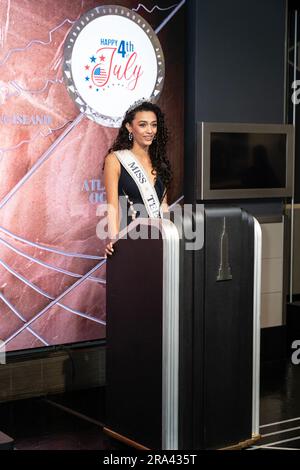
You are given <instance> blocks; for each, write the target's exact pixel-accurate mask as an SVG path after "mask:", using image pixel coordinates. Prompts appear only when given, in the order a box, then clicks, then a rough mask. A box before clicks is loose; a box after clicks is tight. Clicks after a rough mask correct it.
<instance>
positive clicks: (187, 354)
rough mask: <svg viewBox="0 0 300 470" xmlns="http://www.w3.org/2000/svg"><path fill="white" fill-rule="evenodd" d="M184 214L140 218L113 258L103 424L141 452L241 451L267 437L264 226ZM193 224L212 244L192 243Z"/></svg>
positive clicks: (227, 216) (218, 213)
mask: <svg viewBox="0 0 300 470" xmlns="http://www.w3.org/2000/svg"><path fill="white" fill-rule="evenodd" d="M185 217H186V219H185V220H184V219H182V220H181V221H180V222H178V221H176V224H175V223H172V222H170V221H169V220H160V221H156V222H152V221H151V220H150V219H140V220H139V219H137V220H136V221H135V222H134V223H133V224H131V225H130V226H129V227H128V232H129V233H126V231H125V232H124V234H123V236H121V238H120V239H119V240H118V241H117V242H116V244H115V253H114V255H113V256H112V257H111V258H110V259H109V260H108V262H107V417H106V427H105V431H106V432H107V433H108V434H109V435H110V436H112V437H114V438H116V439H119V440H122V441H124V442H126V443H128V444H130V445H132V446H134V447H136V448H140V449H164V450H168V449H170V450H182V449H195V450H197V449H216V448H225V447H226V448H228V447H237V448H241V447H243V446H246V445H248V444H251V443H252V442H253V441H254V440H256V439H257V438H258V437H259V431H258V430H259V423H258V410H259V336H260V324H259V311H260V246H261V239H260V227H259V225H258V223H257V222H256V221H255V220H254V219H253V218H252V217H251V216H249V215H248V214H246V213H245V212H244V211H242V210H241V209H239V208H223V209H219V208H215V209H214V208H207V209H206V210H205V212H204V213H203V214H202V216H199V220H194V221H192V220H191V219H192V218H193V216H185ZM153 223H155V224H156V228H153V226H152V224H153ZM193 223H199V224H203V227H204V244H203V246H202V247H201V248H199V249H197V250H195V251H193V250H190V251H189V250H187V249H186V240H185V236H184V231H183V236H180V232H181V229H182V225H187V224H190V225H192V224H193ZM157 224H158V225H157ZM181 224H182V225H181ZM139 226H140V228H143V229H144V231H145V227H148V228H147V230H150V228H151V230H152V235H154V237H152V239H151V238H150V239H139V238H137V236H136V232H137V231H138V228H139ZM130 232H132V233H134V234H135V236H134V237H133V238H134V239H133V238H131V237H130V236H128V235H130Z"/></svg>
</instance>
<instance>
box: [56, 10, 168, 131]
mask: <svg viewBox="0 0 300 470" xmlns="http://www.w3.org/2000/svg"><path fill="white" fill-rule="evenodd" d="M106 15H117V16H122V17H125V18H127V19H129V20H131V21H133V22H134V23H136V24H137V25H138V26H140V28H141V29H142V30H143V31H144V33H145V34H147V36H148V38H149V39H150V41H151V44H152V46H153V49H154V52H155V57H156V62H157V77H156V82H155V86H154V89H153V90H152V93H151V95H150V96H147V97H145V98H147V99H150V100H151V101H152V102H156V101H157V100H158V98H159V96H160V94H161V91H162V88H163V84H164V76H165V61H164V54H163V50H162V47H161V45H160V42H159V39H158V37H157V35H156V33H155V32H154V31H153V29H152V27H151V26H150V25H149V23H148V22H147V21H146V20H145V19H144V18H142V17H141V16H140V15H139V14H138V13H136V12H135V11H132V10H130V9H128V8H126V7H122V6H119V5H105V6H99V7H96V8H93V9H92V10H89V11H88V12H87V13H84V14H83V15H82V16H81V17H80V18H79V19H78V21H76V23H75V24H74V25H73V27H72V29H71V31H70V32H69V34H68V36H67V39H66V41H65V45H64V65H63V77H64V81H65V84H66V87H67V90H68V93H69V95H70V96H71V98H72V100H73V101H74V103H75V104H76V105H77V107H78V108H79V110H80V112H81V113H83V114H85V115H86V116H87V117H88V118H89V119H91V120H92V121H95V122H97V123H98V124H101V125H103V126H106V127H120V125H121V123H122V120H123V116H117V117H114V116H105V115H104V114H100V113H98V112H96V111H95V110H93V108H91V107H90V106H89V105H88V104H87V103H85V101H84V100H83V99H82V97H81V95H80V93H79V92H78V90H77V88H76V86H75V83H74V81H73V76H72V68H71V60H72V52H73V46H74V44H75V42H76V39H77V37H78V36H79V34H80V32H81V31H82V30H83V28H84V27H85V26H86V25H87V24H88V23H90V22H91V21H93V20H94V19H95V18H98V17H101V16H106ZM140 98H142V97H140ZM137 99H138V98H137Z"/></svg>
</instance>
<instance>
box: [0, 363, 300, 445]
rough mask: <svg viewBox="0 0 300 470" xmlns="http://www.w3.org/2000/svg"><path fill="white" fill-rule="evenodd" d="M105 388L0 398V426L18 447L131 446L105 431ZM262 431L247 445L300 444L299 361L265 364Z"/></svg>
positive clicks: (261, 408) (262, 387)
mask: <svg viewBox="0 0 300 470" xmlns="http://www.w3.org/2000/svg"><path fill="white" fill-rule="evenodd" d="M104 423H105V388H97V389H91V390H84V391H79V392H72V393H69V394H64V395H53V396H48V397H42V398H34V399H28V400H22V401H16V402H10V403H2V404H0V429H1V431H2V432H3V433H5V434H7V435H8V436H10V437H12V438H13V439H14V443H15V449H16V450H126V449H128V448H127V447H126V446H125V445H124V444H121V443H119V442H117V441H114V440H111V439H110V438H109V437H108V436H107V435H106V434H105V433H104V432H103V426H104ZM260 424H261V426H260V433H261V435H262V439H261V440H260V441H258V442H257V443H256V445H253V446H251V447H250V448H248V450H251V451H252V450H263V449H266V450H283V449H284V450H294V449H299V450H300V365H298V366H296V365H292V364H291V363H289V362H282V361H278V362H269V363H265V364H263V366H262V369H261V406H260Z"/></svg>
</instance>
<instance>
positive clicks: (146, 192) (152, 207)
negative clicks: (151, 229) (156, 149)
mask: <svg viewBox="0 0 300 470" xmlns="http://www.w3.org/2000/svg"><path fill="white" fill-rule="evenodd" d="M114 154H115V155H116V157H117V158H118V160H119V161H120V163H121V164H122V165H123V167H124V168H125V170H126V171H127V172H128V173H129V174H130V176H131V177H132V179H133V180H134V181H135V183H136V185H137V187H138V188H139V191H140V194H141V196H142V199H143V202H144V205H145V207H146V210H147V212H148V215H149V217H150V218H157V217H162V213H161V209H160V203H159V200H158V197H157V193H156V191H155V188H154V186H153V185H152V184H151V182H150V181H149V178H148V175H147V174H146V172H145V170H144V168H143V167H142V165H141V164H140V163H139V162H138V161H137V159H136V158H135V156H134V154H133V153H132V152H131V151H130V150H118V151H116V152H114Z"/></svg>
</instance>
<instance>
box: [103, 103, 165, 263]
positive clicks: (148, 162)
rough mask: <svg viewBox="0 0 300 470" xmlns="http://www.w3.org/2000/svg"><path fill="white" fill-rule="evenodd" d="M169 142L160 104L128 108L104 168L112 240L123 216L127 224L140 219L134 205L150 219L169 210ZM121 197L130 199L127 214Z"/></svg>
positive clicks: (110, 248)
mask: <svg viewBox="0 0 300 470" xmlns="http://www.w3.org/2000/svg"><path fill="white" fill-rule="evenodd" d="M167 139H168V132H167V129H166V127H165V122H164V115H163V113H162V111H161V110H160V108H159V107H158V106H157V105H155V104H153V103H151V102H150V101H142V102H139V103H135V104H134V105H133V106H131V107H130V108H129V109H128V111H127V112H126V114H125V117H124V120H123V122H122V125H121V128H120V130H119V133H118V136H117V138H116V140H115V142H114V143H113V145H112V147H111V148H110V149H109V154H108V155H107V157H106V159H105V165H104V184H105V189H106V195H107V204H108V228H109V236H110V239H111V240H114V238H115V237H116V235H117V234H118V232H119V230H120V218H121V217H122V216H123V217H127V220H126V222H127V223H129V222H130V221H131V220H133V219H135V218H136V217H138V216H139V213H137V211H136V210H135V205H137V204H143V205H144V206H145V209H146V210H147V213H148V216H149V217H159V216H160V215H161V213H162V212H163V211H166V210H168V204H167V194H166V193H167V189H168V187H169V184H170V180H171V168H170V163H169V161H168V159H167V156H166V143H167ZM120 196H124V197H126V199H127V211H126V212H127V213H126V214H120V210H119V197H120ZM113 251H114V249H113V242H112V241H111V242H109V243H108V245H107V246H106V249H105V253H106V255H111V254H112V253H113Z"/></svg>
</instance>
